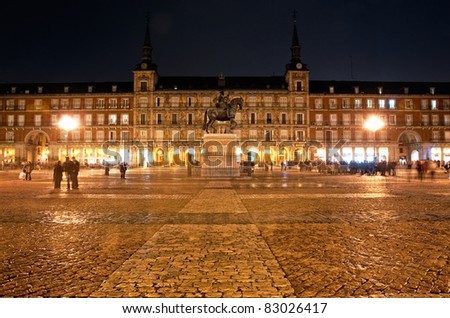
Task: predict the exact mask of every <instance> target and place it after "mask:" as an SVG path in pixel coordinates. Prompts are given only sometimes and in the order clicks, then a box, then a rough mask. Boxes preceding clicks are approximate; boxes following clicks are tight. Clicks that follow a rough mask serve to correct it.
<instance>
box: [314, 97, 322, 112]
mask: <svg viewBox="0 0 450 318" xmlns="http://www.w3.org/2000/svg"><path fill="white" fill-rule="evenodd" d="M314 107H315V108H316V109H322V99H321V98H316V99H315V100H314Z"/></svg>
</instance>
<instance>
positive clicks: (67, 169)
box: [63, 157, 75, 190]
mask: <svg viewBox="0 0 450 318" xmlns="http://www.w3.org/2000/svg"><path fill="white" fill-rule="evenodd" d="M74 170H75V165H74V163H73V162H72V161H70V158H69V157H66V161H65V162H64V163H63V171H64V174H65V175H66V179H67V190H70V182H72V188H73V180H72V177H73V172H74Z"/></svg>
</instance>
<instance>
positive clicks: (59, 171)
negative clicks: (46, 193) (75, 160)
mask: <svg viewBox="0 0 450 318" xmlns="http://www.w3.org/2000/svg"><path fill="white" fill-rule="evenodd" d="M62 177H63V166H62V164H61V160H58V161H57V162H56V164H55V167H54V168H53V181H54V182H55V189H61V181H62Z"/></svg>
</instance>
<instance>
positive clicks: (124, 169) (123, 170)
mask: <svg viewBox="0 0 450 318" xmlns="http://www.w3.org/2000/svg"><path fill="white" fill-rule="evenodd" d="M119 169H120V178H122V179H125V173H126V172H127V163H126V162H122V163H121V164H120V166H119Z"/></svg>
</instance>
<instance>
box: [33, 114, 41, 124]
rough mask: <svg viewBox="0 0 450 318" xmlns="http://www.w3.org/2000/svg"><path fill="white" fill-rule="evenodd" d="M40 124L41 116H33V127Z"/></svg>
mask: <svg viewBox="0 0 450 318" xmlns="http://www.w3.org/2000/svg"><path fill="white" fill-rule="evenodd" d="M41 124H42V115H34V125H35V126H41Z"/></svg>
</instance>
